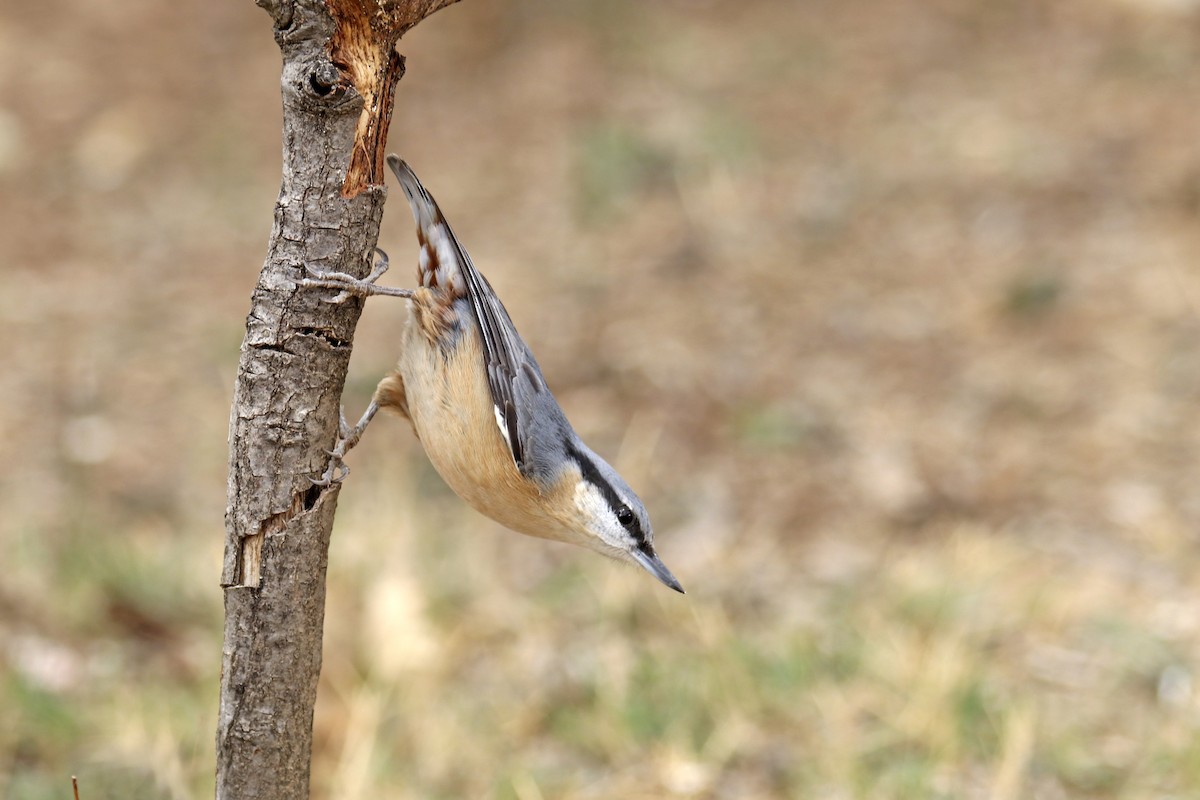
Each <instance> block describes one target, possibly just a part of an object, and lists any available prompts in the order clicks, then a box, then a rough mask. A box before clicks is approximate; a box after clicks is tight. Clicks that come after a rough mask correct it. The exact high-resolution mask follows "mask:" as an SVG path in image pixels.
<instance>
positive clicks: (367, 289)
mask: <svg viewBox="0 0 1200 800" xmlns="http://www.w3.org/2000/svg"><path fill="white" fill-rule="evenodd" d="M375 253H376V255H378V256H379V257H378V259H377V260H376V261H375V266H374V267H372V269H371V274H370V275H368V276H367V277H365V278H356V277H354V276H353V275H350V274H349V273H346V272H322V271H320V270H316V269H313V268H312V267H307V268H306V269H307V271H308V274H309V275H310V276H312V277H309V278H302V279H301V280H300V285H301V286H303V287H304V288H306V289H337V290H338V293H337V294H335V295H334V296H333V297H330V298H328V302H330V303H344V302H346V301H347V300H349V299H350V298H351V297H370V296H371V295H374V294H382V295H387V296H389V297H412V295H413V293H412V289H397V288H394V287H391V286H379V285H377V284H376V283H375V281H377V280H379V279H380V278H381V277H383V273H385V272H387V270H388V257H387V253H385V252H383V251H382V250H380V249H379V248H378V247H376V248H375Z"/></svg>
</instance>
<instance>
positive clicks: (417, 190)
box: [388, 157, 570, 479]
mask: <svg viewBox="0 0 1200 800" xmlns="http://www.w3.org/2000/svg"><path fill="white" fill-rule="evenodd" d="M388 164H389V165H390V166H391V167H392V171H393V172H395V173H396V177H397V178H398V179H399V180H400V184H401V186H402V188H403V189H404V192H405V195H406V196H407V197H408V200H409V203H410V204H411V205H412V207H413V216H414V217H415V218H416V220H417V224H418V225H419V226H420V228H421V233H422V235H423V236H424V238H425V239H426V240H427V241H428V242H429V243H430V244H431V245H433V247H432V251H433V253H434V255H435V257H436V258H437V260H438V261H439V262H441V263H439V264H438V266H439V267H440V268H441V269H443V270H447V271H452V270H454V268H455V267H456V268H457V271H458V273H459V275H460V276H461V278H462V281H463V284H464V286H465V289H466V292H465V294H466V300H467V301H468V302H469V303H470V306H471V312H472V316H473V317H474V318H475V322H476V324H477V325H478V328H479V336H480V340H481V343H482V346H483V359H484V367H485V369H486V370H487V379H488V389H489V390H490V392H491V396H492V403H493V405H494V407H495V413H496V424H497V425H498V426H499V428H500V433H501V434H502V435H503V436H504V439H505V441H506V442H507V443H508V447H509V450H510V451H511V453H512V457H513V461H514V462H515V463H516V465H517V469H518V470H520V472H521V474H522V475H524V476H526V477H528V478H534V477H537V478H540V479H550V478H552V477H553V475H552V474H551V473H552V471H553V469H554V467H555V465H556V464H557V459H554V458H552V457H551V455H552V453H553V452H554V451H555V450H561V449H562V447H563V444H562V442H563V441H565V434H566V433H567V432H568V431H570V424H569V423H568V422H567V419H566V416H565V415H564V414H563V412H562V409H561V408H559V405H558V403H557V402H556V401H555V399H554V397H553V395H551V394H550V391H549V389H548V388H547V387H546V381H545V379H544V378H543V377H542V370H541V368H540V367H539V366H538V363H537V360H536V359H534V357H533V353H531V352H530V351H529V347H528V345H526V344H525V341H524V340H523V339H522V338H521V335H520V334H519V333H517V329H516V326H514V325H513V322H512V319H511V318H510V317H509V316H508V311H507V310H506V309H505V308H504V304H503V303H501V302H500V298H499V297H497V296H496V293H495V292H494V291H493V290H492V286H491V284H490V283H488V280H487V278H485V277H484V276H483V274H482V273H481V272H480V271H479V270H478V269H476V267H475V264H474V263H473V262H472V261H471V257H470V256H469V255H468V254H467V251H466V250H465V249H464V248H463V247H462V245H461V244H460V243H459V241H458V237H457V236H455V235H454V231H453V230H452V229H451V228H450V224H449V223H448V222H446V219H445V216H444V215H443V214H442V213H441V209H440V208H438V205H437V202H436V201H435V200H434V199H433V197H432V196H431V195H430V194H429V192H428V191H426V189H425V187H424V186H422V185H421V182H420V181H419V180H418V179H417V176H416V175H415V174H414V173H413V171H412V169H411V168H410V167H409V166H408V165H407V164H405V163H404V162H403V161H401V160H400V159H398V158H395V157H389V158H388ZM450 260H453V261H455V262H457V263H455V264H453V265H451V264H447V263H445V262H446V261H450ZM535 421H536V423H537V424H534V422H535Z"/></svg>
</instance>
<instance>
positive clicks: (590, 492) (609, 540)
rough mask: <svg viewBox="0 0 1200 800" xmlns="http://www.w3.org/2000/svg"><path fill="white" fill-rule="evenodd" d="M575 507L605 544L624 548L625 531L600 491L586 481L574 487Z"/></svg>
mask: <svg viewBox="0 0 1200 800" xmlns="http://www.w3.org/2000/svg"><path fill="white" fill-rule="evenodd" d="M575 507H576V508H578V509H579V513H580V514H581V515H583V518H584V519H585V520H587V521H588V523H589V524H588V528H589V529H591V530H592V531H593V532H595V533H596V534H598V535H599V536H600V538H601V539H602V540H603V541H604V543H605V544H608V545H610V546H612V547H618V548H622V549H623V548H624V544H625V539H626V536H625V530H624V529H623V528H622V527H621V525H620V523H619V522H617V518H616V517H615V516H613V513H612V509H610V508H609V507H608V502H607V501H606V500H605V499H604V495H602V494H601V493H600V490H599V489H597V488H596V487H595V486H593V485H592V484H590V483H589V482H587V481H580V482H579V483H577V484H576V485H575Z"/></svg>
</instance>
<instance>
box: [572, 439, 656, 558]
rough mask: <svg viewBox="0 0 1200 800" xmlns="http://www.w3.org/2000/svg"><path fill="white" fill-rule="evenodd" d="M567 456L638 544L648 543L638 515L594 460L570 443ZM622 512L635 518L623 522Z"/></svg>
mask: <svg viewBox="0 0 1200 800" xmlns="http://www.w3.org/2000/svg"><path fill="white" fill-rule="evenodd" d="M567 455H569V456H570V457H571V458H572V459H574V460H575V463H576V464H578V465H579V472H580V473H581V474H582V475H583V479H584V480H585V481H587V482H588V483H590V484H592V485H593V486H595V487H596V489H597V490H599V492H600V494H601V495H602V496H603V497H604V501H605V502H606V503H608V507H609V508H611V509H612V512H613V514H614V515H615V516H616V517H617V521H618V522H621V524H622V525H624V526H625V527H626V529H627V530H628V531H629V533H630V535H631V536H633V540H634V541H635V542H637V543H638V544H642V543H644V542H645V541H646V532H645V531H643V530H642V526H641V523H640V522H639V521H638V518H637V515H636V514H634V513H633V512H632V511H630V510H629V507H628V506H626V505H625V501H624V500H622V499H621V496H620V495H619V494H617V492H616V490H615V489H613V488H612V485H611V484H610V483H609V482H608V481H606V480H605V479H604V476H603V475H601V474H600V470H598V469H596V464H595V463H594V462H593V461H592V459H590V458H588V457H587V456H586V455H584V454H583V453H581V452H580V451H579V450H577V449H576V448H574V447H572V446H571V443H570V442H567ZM622 510H624V511H626V512H628V513H629V514H630V515H631V516H632V517H633V519H632V520H631V521H630V522H629V523H626V522H623V521H622V520H621V511H622Z"/></svg>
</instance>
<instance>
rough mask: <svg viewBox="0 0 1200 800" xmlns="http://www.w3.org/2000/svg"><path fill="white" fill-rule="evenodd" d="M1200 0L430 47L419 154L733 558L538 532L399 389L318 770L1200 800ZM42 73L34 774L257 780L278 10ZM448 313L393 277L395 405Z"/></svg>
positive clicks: (13, 248) (20, 231) (21, 439)
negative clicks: (252, 423)
mask: <svg viewBox="0 0 1200 800" xmlns="http://www.w3.org/2000/svg"><path fill="white" fill-rule="evenodd" d="M1197 13H1200V7H1197V6H1195V4H1193V3H1191V2H1181V1H1180V0H1175V1H1174V2H1166V0H1154V1H1153V2H1152V1H1151V0H1124V2H1116V0H1110V1H1109V2H1086V1H1085V0H1055V1H1054V2H1046V3H1042V2H1034V0H1017V1H1016V2H1010V3H988V2H984V1H983V0H979V1H978V2H974V3H951V2H932V3H930V2H916V0H901V2H882V0H876V1H875V2H871V1H869V0H858V1H857V2H849V3H845V2H823V1H822V0H817V1H816V2H807V3H789V2H783V1H782V0H780V1H779V2H769V1H768V0H763V2H756V3H737V2H659V3H654V4H641V3H634V2H630V0H618V1H617V2H607V3H599V2H583V1H582V0H562V1H560V2H551V0H542V1H541V2H533V0H529V1H528V2H503V3H483V2H476V0H467V2H465V3H462V4H460V5H458V6H455V7H453V8H451V9H449V10H447V11H445V12H442V13H441V14H439V15H438V16H437V17H435V18H433V19H431V20H429V21H428V22H426V23H425V24H423V25H422V26H421V27H420V28H418V29H417V30H415V31H414V32H413V33H412V34H410V37H409V41H407V42H405V43H404V47H403V49H404V51H405V52H406V54H407V55H408V57H409V62H408V64H409V69H408V76H407V77H406V78H405V80H404V81H403V83H402V84H401V87H400V95H399V97H398V101H397V108H398V109H399V111H398V115H397V119H396V122H395V123H394V125H393V130H392V147H393V149H395V150H396V151H399V152H401V153H403V154H404V155H405V157H406V158H407V159H409V160H410V161H411V162H412V163H413V164H414V165H415V166H416V167H417V169H418V171H419V172H420V174H421V175H422V178H423V179H424V180H426V182H427V183H428V184H429V185H430V186H431V188H432V189H433V191H434V192H435V193H436V194H437V195H438V197H439V199H440V200H441V201H442V203H443V205H444V206H445V208H446V209H447V212H448V214H449V215H450V216H451V217H452V218H453V220H454V223H455V227H456V229H457V230H458V231H459V232H460V234H461V235H462V236H463V238H464V239H465V241H466V242H467V244H468V246H469V247H470V249H471V250H472V253H473V254H474V256H475V259H476V261H477V262H478V263H479V264H480V266H481V267H482V268H483V269H484V270H485V271H486V272H487V273H488V274H489V276H490V278H491V279H492V282H493V283H494V284H495V285H496V286H497V288H498V290H499V291H500V292H501V294H502V296H503V297H504V298H505V299H506V301H507V303H508V305H509V307H510V310H511V311H512V313H513V316H514V318H515V319H516V320H517V322H518V324H519V325H520V327H521V329H522V332H523V333H524V334H525V336H526V338H527V339H528V340H529V341H530V342H531V343H532V344H533V346H534V349H535V350H536V351H537V352H538V354H539V358H540V360H541V362H542V364H543V367H544V368H545V371H546V372H547V374H548V376H549V378H550V380H551V383H552V385H553V386H554V388H555V390H556V392H557V393H558V395H559V397H560V399H561V400H562V402H563V404H564V405H565V406H566V407H567V409H568V411H569V413H570V414H571V416H572V418H573V419H574V420H575V422H576V424H577V427H578V428H580V430H581V431H582V432H584V433H585V435H586V437H587V438H588V439H589V440H590V441H592V442H593V444H594V445H595V446H596V447H597V449H599V450H600V451H602V452H604V453H606V454H609V455H613V456H614V457H616V459H617V461H618V463H619V466H620V467H621V469H622V471H623V472H624V473H625V474H626V475H627V476H628V477H629V478H630V480H631V483H633V484H634V485H635V486H637V487H638V488H639V489H640V490H641V493H642V495H643V497H644V498H645V499H646V501H647V504H648V505H649V507H650V508H651V511H652V514H653V516H654V518H655V521H656V527H657V531H658V534H657V535H658V541H659V546H660V552H661V553H662V554H663V556H664V559H665V560H666V562H667V563H668V564H669V565H670V566H671V567H672V569H673V570H674V571H675V572H676V574H677V575H679V576H680V578H681V580H682V581H683V582H684V584H685V585H686V586H687V587H688V590H689V592H690V593H689V594H688V595H687V596H686V597H676V596H674V595H673V594H672V593H670V592H668V591H666V590H664V589H663V588H662V587H661V586H658V585H656V584H655V583H654V582H653V581H652V580H651V579H649V578H648V577H647V576H645V575H641V574H638V573H636V572H634V571H632V570H626V569H622V568H619V567H617V566H615V565H613V564H611V563H608V562H605V561H604V560H602V559H598V558H595V557H594V556H590V555H589V554H586V553H583V552H582V551H576V550H571V549H568V548H563V547H556V546H553V545H549V544H547V543H544V542H539V541H534V540H528V539H524V538H520V537H516V536H513V535H511V534H507V533H505V532H503V531H500V530H498V529H496V528H495V527H494V526H493V525H491V524H490V523H488V522H487V521H485V520H482V519H480V518H479V517H478V516H476V515H474V514H473V513H472V512H470V511H469V510H467V509H465V508H464V507H463V506H462V505H461V503H459V502H458V501H457V500H456V499H455V498H454V497H453V496H452V495H451V494H450V493H449V492H448V490H446V489H445V487H444V486H443V485H442V484H441V482H440V480H439V479H438V478H437V476H436V475H435V474H433V473H432V471H431V470H430V468H429V467H428V465H427V463H426V461H425V460H424V458H423V456H422V454H421V453H420V451H419V449H418V448H417V447H416V446H415V445H414V443H413V441H412V437H411V435H410V434H409V432H408V431H407V430H406V427H405V426H403V425H400V424H397V423H396V422H395V421H384V422H380V423H377V427H375V428H373V429H372V430H371V432H370V434H369V435H368V436H367V438H366V440H365V441H364V443H363V445H362V446H361V447H360V449H359V450H356V451H355V452H354V454H353V456H352V457H351V464H352V466H353V468H354V473H353V475H352V476H351V478H350V480H349V482H348V484H347V486H346V487H345V490H344V492H343V494H342V499H341V512H340V514H339V518H338V529H337V531H336V532H335V538H334V544H333V552H332V558H331V566H330V582H329V588H330V597H329V617H328V624H327V629H328V632H327V648H326V653H325V669H324V673H323V678H322V680H323V683H322V687H321V697H320V702H319V706H318V710H317V718H316V729H317V742H318V751H317V753H316V763H315V778H314V780H315V786H316V788H317V796H318V797H323V798H358V797H368V796H385V797H399V798H405V797H412V798H462V797H494V798H506V799H507V798H513V800H539V798H545V799H546V800H549V798H615V797H620V798H664V797H681V798H682V797H693V798H758V797H780V798H784V797H803V798H809V797H811V798H830V799H831V800H832V799H833V798H894V797H921V798H926V797H928V798H989V799H991V800H1006V799H1008V798H1011V799H1012V800H1016V799H1017V798H1050V799H1053V798H1073V797H1082V798H1114V799H1115V798H1128V799H1130V800H1132V799H1133V798H1138V800H1141V799H1142V798H1171V797H1174V798H1184V797H1191V796H1194V795H1196V794H1198V793H1200V759H1197V756H1196V753H1198V752H1200V729H1198V728H1197V724H1196V720H1197V718H1198V715H1197V712H1198V711H1200V699H1198V698H1200V694H1198V692H1197V691H1196V688H1195V681H1196V667H1197V656H1198V650H1200V611H1198V610H1197V609H1200V578H1197V575H1198V574H1200V571H1198V569H1197V568H1198V567H1200V558H1197V550H1196V531H1197V530H1200V503H1198V502H1197V499H1196V498H1197V494H1196V491H1195V488H1194V487H1195V484H1196V468H1197V464H1198V463H1200V402H1198V401H1200V378H1198V377H1197V376H1198V375H1200V337H1198V334H1200V316H1198V312H1200V274H1198V272H1197V266H1196V265H1197V264H1200V224H1197V223H1198V222H1200V218H1198V217H1200V148H1198V147H1197V146H1196V141H1197V130H1200V108H1198V107H1197V106H1196V104H1195V103H1194V102H1191V99H1192V98H1195V97H1196V96H1197V92H1198V90H1200V73H1198V72H1197V69H1196V66H1195V65H1196V64H1197V63H1198V59H1197V57H1198V55H1200V53H1197V50H1198V49H1200V42H1198V40H1197V38H1196V36H1195V24H1196V21H1197V17H1196V15H1197ZM0 66H3V68H4V71H5V74H7V75H9V76H11V77H12V79H11V80H10V81H8V82H6V83H5V84H4V86H2V87H0V248H2V250H0V252H2V256H0V263H2V264H3V267H4V288H3V289H2V290H0V334H2V335H3V337H4V340H5V341H6V342H7V343H8V345H9V346H8V347H7V348H6V349H5V354H4V357H3V362H2V368H0V393H2V397H3V401H4V402H3V409H2V413H0V458H2V459H3V463H5V464H7V465H9V466H8V468H7V469H5V471H4V481H3V483H2V485H0V506H2V507H3V508H4V509H5V513H4V514H3V516H2V517H0V552H2V553H3V554H4V556H3V563H4V564H5V567H6V568H5V580H4V581H3V583H2V584H0V709H3V718H4V723H5V724H4V725H2V726H0V796H3V797H11V798H22V800H23V799H24V798H43V797H45V798H52V797H53V798H61V797H65V796H68V792H69V791H70V775H71V774H73V773H74V774H78V775H79V776H80V784H81V786H80V793H81V796H82V797H83V798H84V800H97V799H98V798H103V797H122V798H140V797H155V798H158V797H164V796H167V797H196V796H206V795H209V794H211V781H212V779H211V771H212V763H213V759H212V753H211V749H212V741H213V730H214V719H215V706H216V693H217V689H216V687H217V679H218V675H217V672H216V670H217V669H218V665H219V650H220V614H221V608H220V592H219V590H218V587H217V576H218V571H219V569H218V568H219V555H220V547H221V541H222V538H221V537H222V534H221V526H222V522H221V520H222V513H223V510H224V496H223V492H224V470H225V435H226V434H225V430H226V421H227V413H228V412H227V409H228V399H229V392H230V388H231V382H232V375H233V370H234V365H235V363H236V353H237V347H238V343H239V341H240V337H241V333H242V327H241V322H242V318H243V316H244V314H245V309H246V298H247V295H248V292H249V290H250V287H251V286H252V284H253V281H254V277H255V274H256V269H257V266H258V264H259V263H260V261H261V258H262V253H263V246H264V243H265V241H266V236H267V232H268V230H269V226H270V209H271V203H272V202H273V200H274V196H275V192H276V191H277V189H276V187H277V180H278V156H277V153H278V149H279V144H278V136H279V124H278V111H277V108H278V96H277V83H276V81H277V70H278V53H277V50H276V48H275V45H274V44H273V42H272V41H271V36H270V31H269V26H268V24H267V19H266V16H265V15H263V14H262V12H260V11H258V10H257V9H255V8H254V7H253V4H252V3H250V2H245V3H228V4H224V5H212V4H208V3H200V2H186V3H177V4H156V3H149V2H145V1H144V0H142V1H140V2H139V0H111V2H107V3H85V4H68V3H64V2H45V3H40V4H25V5H24V6H22V7H21V8H19V9H16V8H14V9H10V10H5V11H3V12H0ZM401 211H402V209H395V208H392V209H390V211H389V215H388V219H387V220H386V221H385V229H384V234H383V239H382V242H381V243H382V244H383V246H384V247H385V248H387V249H388V250H389V251H390V252H391V254H392V259H393V264H396V265H401V264H403V263H404V260H405V256H404V253H405V252H406V248H410V247H411V246H412V242H411V238H410V237H411V234H410V232H409V222H408V219H407V215H406V213H401ZM403 279H404V270H403V269H397V270H396V274H395V276H393V278H392V280H393V281H397V282H398V281H402V280H403ZM397 331H398V314H397V307H396V306H395V305H394V304H389V303H388V302H387V301H386V300H382V299H381V300H376V301H373V302H372V304H371V305H370V306H369V307H368V310H367V313H366V315H365V317H364V321H363V324H362V326H361V327H360V332H359V336H358V342H357V343H356V351H355V352H356V356H355V363H354V365H353V368H352V372H353V377H352V385H351V387H350V391H349V393H348V397H347V403H348V406H349V410H350V412H351V413H355V412H357V411H358V410H359V409H360V408H361V406H362V404H363V403H364V402H365V400H366V398H367V396H368V393H369V392H370V389H371V387H372V386H373V384H374V381H375V380H376V379H377V377H378V376H379V375H380V374H381V373H382V372H383V371H384V370H385V369H386V368H387V366H388V364H389V362H390V360H391V359H392V357H393V356H394V352H393V349H394V347H393V345H392V343H393V342H394V341H395V339H396V335H397Z"/></svg>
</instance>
